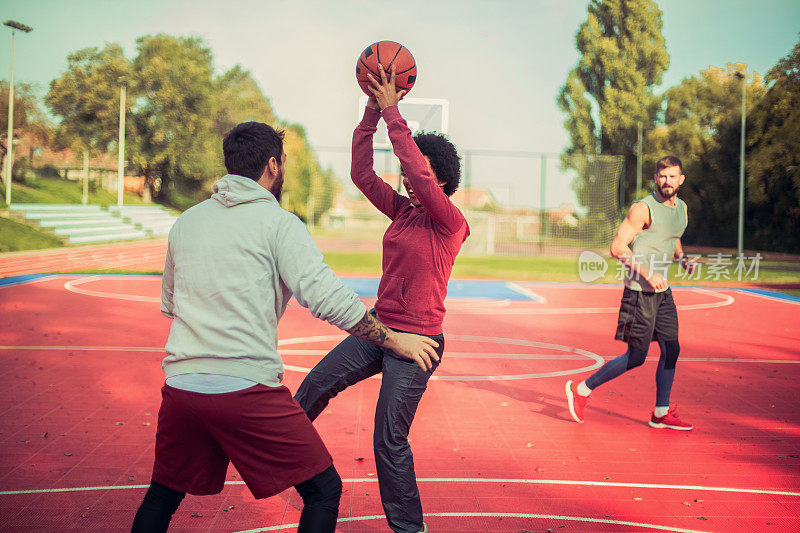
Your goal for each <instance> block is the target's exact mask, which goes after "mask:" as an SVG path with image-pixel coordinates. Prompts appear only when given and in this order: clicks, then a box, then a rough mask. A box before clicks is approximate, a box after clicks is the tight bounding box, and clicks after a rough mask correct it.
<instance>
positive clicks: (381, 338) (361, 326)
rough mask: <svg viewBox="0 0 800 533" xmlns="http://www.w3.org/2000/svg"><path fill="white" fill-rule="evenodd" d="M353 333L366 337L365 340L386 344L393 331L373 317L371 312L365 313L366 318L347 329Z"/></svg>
mask: <svg viewBox="0 0 800 533" xmlns="http://www.w3.org/2000/svg"><path fill="white" fill-rule="evenodd" d="M347 332H348V333H350V334H351V335H353V336H355V337H358V338H360V339H364V340H365V341H368V342H371V343H372V344H377V345H378V346H384V345H385V344H386V341H387V340H389V338H390V337H391V331H390V330H389V328H388V327H386V325H385V324H383V322H381V321H380V320H378V319H377V318H375V317H373V316H372V315H371V314H369V313H365V314H364V318H362V319H361V320H359V321H358V323H357V324H356V325H355V326H353V327H352V328H350V329H348V330H347Z"/></svg>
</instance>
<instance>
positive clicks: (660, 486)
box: [0, 477, 800, 497]
mask: <svg viewBox="0 0 800 533" xmlns="http://www.w3.org/2000/svg"><path fill="white" fill-rule="evenodd" d="M417 481H418V482H420V483H506V484H519V485H567V486H587V487H618V488H633V489H660V490H698V491H704V492H728V493H734V494H769V495H774V496H792V497H800V492H792V491H783V490H774V489H762V488H746V487H713V486H708V485H675V484H665V483H633V482H626V481H590V480H577V479H527V478H464V477H453V478H436V477H420V478H417ZM377 482H378V479H377V478H375V477H365V478H343V479H342V483H377ZM244 484H245V482H244V481H226V482H225V485H244ZM147 487H149V485H108V486H103V485H95V486H88V487H64V488H54V489H21V490H3V491H0V496H15V495H22V494H50V493H60V492H86V491H95V490H126V489H146V488H147Z"/></svg>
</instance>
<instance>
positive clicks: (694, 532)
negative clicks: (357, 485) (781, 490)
mask: <svg viewBox="0 0 800 533" xmlns="http://www.w3.org/2000/svg"><path fill="white" fill-rule="evenodd" d="M423 517H437V518H438V517H443V518H448V517H452V518H468V517H469V518H536V519H542V520H566V521H572V522H591V523H600V524H613V525H618V526H633V527H640V528H644V529H655V530H659V531H674V532H677V533H705V532H704V531H702V530H699V529H684V528H679V527H674V526H661V525H658V524H647V523H644V522H629V521H627V520H613V519H611V518H590V517H584V516H565V515H547V514H528V513H484V512H462V513H424V514H423ZM385 518H386V517H385V516H384V515H382V514H379V515H365V516H351V517H346V518H339V519H338V520H337V521H336V523H337V524H338V523H347V522H362V521H367V520H379V519H380V520H383V519H385ZM299 525H300V524H299V523H294V524H281V525H278V526H266V527H260V528H256V529H244V530H239V531H236V532H235V533H261V532H263V531H280V530H282V529H288V528H295V527H298V526H299ZM526 531H527V530H526ZM548 531H549V530H548Z"/></svg>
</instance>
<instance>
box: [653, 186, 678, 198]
mask: <svg viewBox="0 0 800 533" xmlns="http://www.w3.org/2000/svg"><path fill="white" fill-rule="evenodd" d="M664 188H665V187H659V188H658V193H659V194H660V195H661V197H662V198H664V199H665V200H669V199H670V198H672V197H673V196H675V195H677V194H678V190H679V189H680V188H681V187H680V185H678V186H677V187H675V188H674V189H669V192H667V191H665V190H664Z"/></svg>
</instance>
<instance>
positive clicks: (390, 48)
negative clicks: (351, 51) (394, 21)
mask: <svg viewBox="0 0 800 533" xmlns="http://www.w3.org/2000/svg"><path fill="white" fill-rule="evenodd" d="M378 63H380V64H381V65H383V69H384V70H385V71H386V78H387V79H389V76H391V69H392V65H394V68H395V83H394V85H395V88H396V89H397V90H398V91H406V93H408V91H410V90H411V88H412V87H413V86H414V82H416V81H417V63H416V62H415V61H414V56H413V55H411V52H410V51H409V50H408V48H406V47H405V46H403V45H402V44H400V43H396V42H394V41H379V42H377V43H373V44H371V45H369V46H368V47H367V48H366V49H365V50H364V51H363V52H361V55H360V56H359V57H358V61H357V62H356V80H357V81H358V85H359V86H360V87H361V90H362V91H364V92H365V93H366V94H367V96H372V93H371V92H370V90H369V87H370V86H371V85H372V84H371V83H370V81H369V78H368V77H367V73H370V74H372V76H373V77H374V78H375V79H376V80H378V83H380V81H381V73H380V71H379V70H378Z"/></svg>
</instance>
